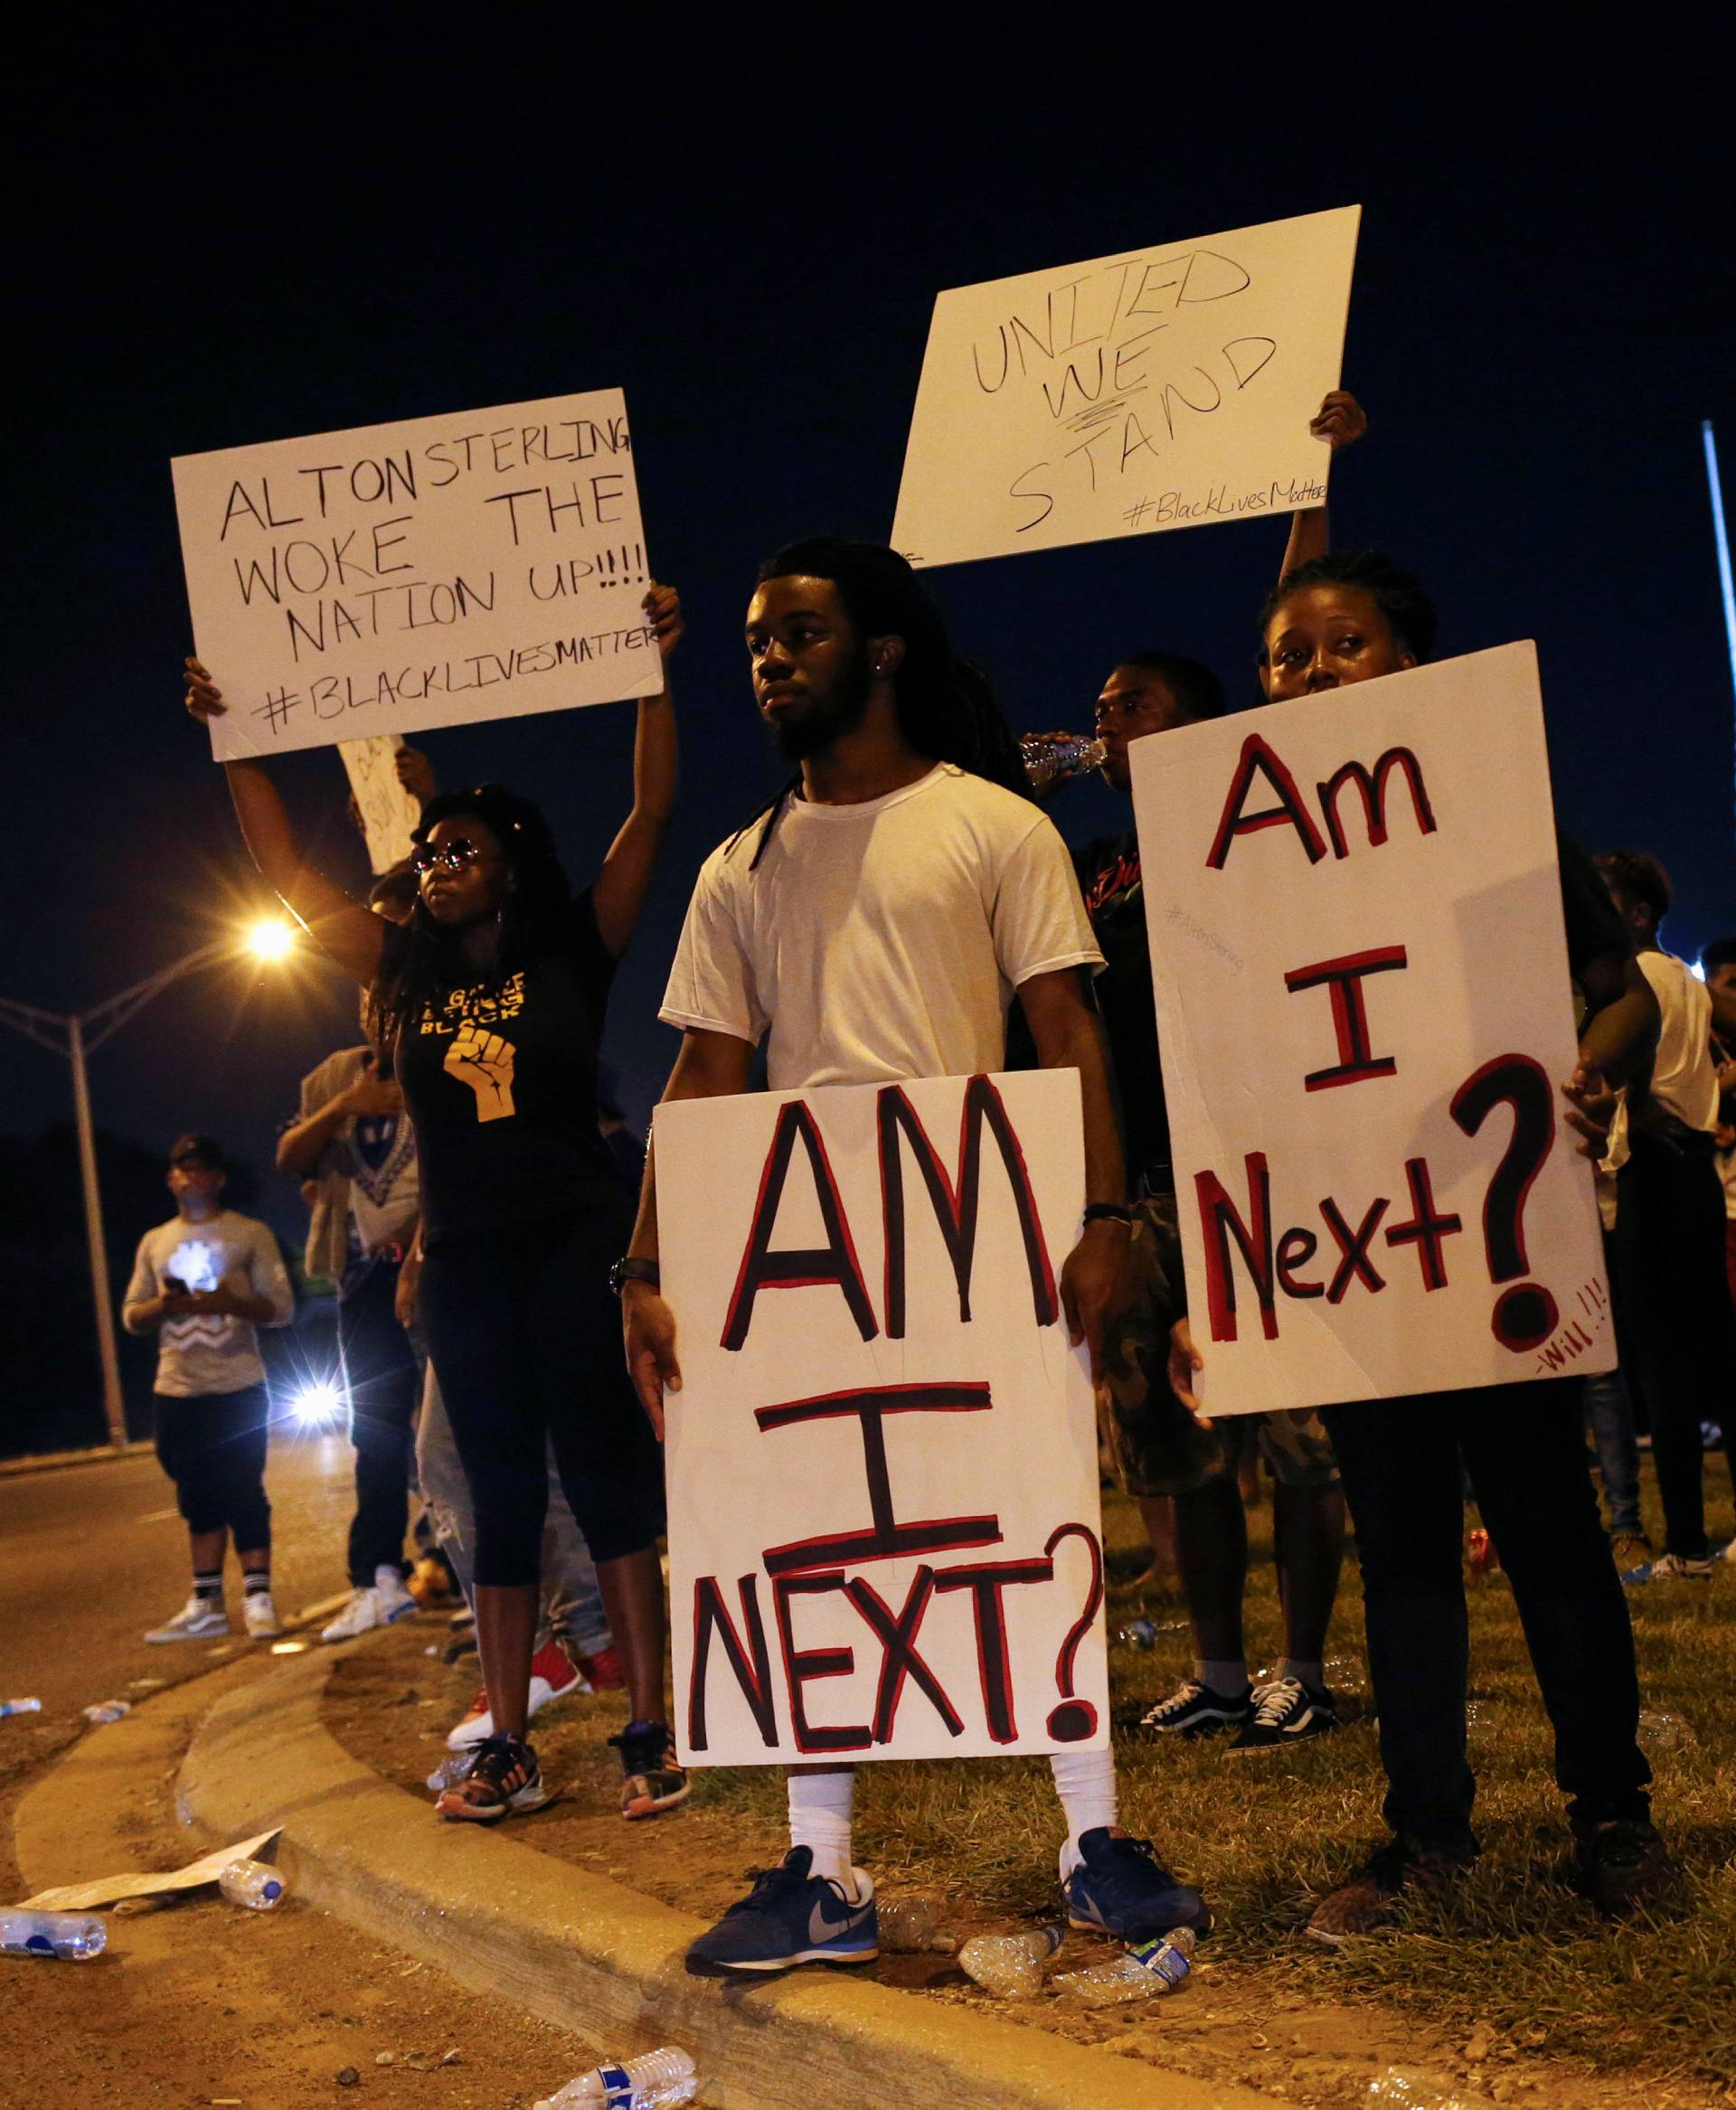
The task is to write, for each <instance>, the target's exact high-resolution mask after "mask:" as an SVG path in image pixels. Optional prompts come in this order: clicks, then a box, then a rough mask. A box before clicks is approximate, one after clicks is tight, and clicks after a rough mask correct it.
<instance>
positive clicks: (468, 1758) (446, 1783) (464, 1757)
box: [428, 1751, 476, 1794]
mask: <svg viewBox="0 0 1736 2110" xmlns="http://www.w3.org/2000/svg"><path fill="white" fill-rule="evenodd" d="M475 1764H476V1753H475V1751H454V1752H453V1754H452V1756H451V1757H449V1758H442V1759H441V1760H440V1762H439V1765H438V1766H436V1767H435V1768H434V1770H433V1772H432V1773H430V1774H429V1776H428V1785H429V1787H431V1788H432V1789H433V1790H434V1792H435V1794H444V1793H445V1792H446V1790H447V1789H448V1788H449V1787H452V1786H454V1785H456V1784H457V1783H458V1781H460V1780H462V1779H464V1778H465V1776H467V1774H468V1772H469V1771H470V1768H471V1767H472V1766H474V1765H475Z"/></svg>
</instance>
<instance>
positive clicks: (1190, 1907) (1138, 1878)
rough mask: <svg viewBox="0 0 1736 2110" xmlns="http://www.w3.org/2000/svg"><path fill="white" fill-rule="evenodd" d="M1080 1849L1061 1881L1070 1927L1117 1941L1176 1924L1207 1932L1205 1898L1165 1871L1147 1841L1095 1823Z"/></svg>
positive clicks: (1150, 1936) (1150, 1935)
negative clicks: (1095, 1826) (1109, 1936)
mask: <svg viewBox="0 0 1736 2110" xmlns="http://www.w3.org/2000/svg"><path fill="white" fill-rule="evenodd" d="M1079 1851H1080V1863H1079V1866H1078V1867H1077V1868H1076V1869H1075V1870H1073V1872H1072V1874H1071V1876H1069V1877H1068V1878H1067V1880H1066V1881H1065V1882H1064V1883H1063V1884H1062V1885H1061V1892H1062V1895H1063V1896H1064V1897H1065V1898H1066V1900H1067V1924H1068V1926H1082V1927H1089V1928H1091V1929H1092V1930H1093V1931H1095V1932H1098V1933H1100V1934H1107V1935H1113V1936H1114V1937H1115V1939H1116V1940H1117V1941H1118V1942H1148V1941H1155V1940H1156V1937H1157V1936H1159V1935H1166V1934H1169V1933H1171V1932H1173V1931H1174V1929H1175V1928H1176V1927H1178V1926H1191V1927H1192V1928H1193V1929H1194V1933H1195V1934H1210V1933H1211V1931H1212V1914H1211V1912H1210V1910H1209V1909H1208V1908H1207V1906H1206V1902H1205V1899H1204V1898H1202V1897H1201V1896H1200V1894H1199V1892H1198V1891H1197V1890H1191V1889H1188V1887H1187V1885H1186V1884H1185V1883H1183V1882H1180V1881H1178V1880H1177V1879H1176V1878H1175V1877H1174V1876H1172V1875H1171V1874H1170V1872H1169V1870H1167V1869H1166V1868H1165V1867H1164V1866H1163V1864H1162V1863H1161V1862H1160V1861H1159V1860H1158V1859H1157V1854H1156V1849H1155V1848H1154V1847H1153V1845H1152V1843H1151V1842H1150V1840H1149V1839H1127V1838H1123V1837H1118V1836H1117V1834H1116V1833H1115V1832H1110V1831H1108V1830H1106V1829H1105V1827H1104V1826H1102V1825H1101V1824H1099V1826H1098V1827H1097V1828H1096V1830H1095V1831H1092V1832H1080V1838H1079Z"/></svg>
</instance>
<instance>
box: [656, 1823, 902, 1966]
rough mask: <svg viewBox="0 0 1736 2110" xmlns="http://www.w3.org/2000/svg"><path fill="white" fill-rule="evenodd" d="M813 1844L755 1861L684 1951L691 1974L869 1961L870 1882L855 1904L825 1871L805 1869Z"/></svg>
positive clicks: (872, 1943) (874, 1937)
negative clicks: (724, 1907)
mask: <svg viewBox="0 0 1736 2110" xmlns="http://www.w3.org/2000/svg"><path fill="white" fill-rule="evenodd" d="M813 1865H814V1854H813V1850H812V1849H811V1848H809V1847H806V1846H792V1847H791V1848H790V1850H789V1851H788V1853H787V1854H786V1855H785V1856H784V1858H783V1860H782V1862H781V1863H780V1864H779V1865H778V1867H777V1868H775V1869H761V1870H760V1872H759V1874H758V1876H757V1877H756V1878H755V1879H754V1885H753V1888H752V1889H751V1890H750V1891H749V1892H748V1894H747V1896H746V1897H745V1898H742V1899H741V1902H740V1903H739V1904H736V1905H731V1907H730V1909H729V1910H728V1911H727V1912H726V1913H725V1914H724V1915H723V1917H722V1919H720V1920H719V1921H718V1923H717V1925H716V1926H714V1927H712V1930H711V1932H710V1933H709V1934H703V1935H701V1936H700V1937H699V1939H698V1940H697V1941H696V1942H695V1943H694V1944H693V1947H692V1948H690V1949H689V1950H688V1952H687V1968H688V1970H689V1971H690V1972H691V1973H693V1976H694V1977H695V1978H721V1977H727V1976H729V1975H730V1974H731V1973H732V1972H736V1971H787V1970H788V1968H789V1966H790V1965H791V1964H870V1963H872V1962H873V1959H874V1958H875V1957H876V1956H877V1955H879V1954H880V1917H879V1914H878V1913H877V1912H876V1911H875V1909H874V1893H873V1885H872V1884H871V1883H870V1882H869V1881H868V1878H867V1877H866V1876H865V1875H863V1872H862V1870H860V1869H858V1870H856V1871H855V1874H856V1879H857V1881H858V1883H860V1884H862V1885H863V1886H865V1888H866V1889H867V1893H868V1894H867V1896H866V1897H865V1898H863V1900H862V1902H861V1903H860V1904H853V1903H852V1902H851V1901H850V1899H849V1898H847V1897H845V1895H844V1891H843V1889H841V1888H840V1887H839V1885H837V1884H836V1883H835V1882H834V1881H833V1880H832V1879H831V1878H830V1877H829V1876H816V1875H811V1874H810V1873H809V1872H808V1871H809V1870H811V1869H812V1867H813Z"/></svg>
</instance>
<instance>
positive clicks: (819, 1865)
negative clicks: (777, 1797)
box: [784, 1766, 856, 1895]
mask: <svg viewBox="0 0 1736 2110" xmlns="http://www.w3.org/2000/svg"><path fill="white" fill-rule="evenodd" d="M784 1785H785V1786H786V1787H787V1788H788V1791H789V1843H790V1844H791V1845H792V1846H805V1847H807V1849H808V1851H810V1852H811V1853H812V1854H813V1856H814V1873H815V1874H816V1876H830V1877H831V1879H832V1880H833V1881H834V1882H835V1883H836V1884H838V1885H839V1886H840V1887H841V1888H842V1889H844V1891H846V1892H847V1893H850V1894H851V1895H854V1870H853V1869H852V1867H851V1865H850V1805H851V1803H852V1801H853V1799H854V1795H855V1792H856V1774H855V1768H854V1766H846V1767H844V1769H842V1770H841V1771H839V1772H836V1773H791V1774H788V1775H787V1776H785V1783H784Z"/></svg>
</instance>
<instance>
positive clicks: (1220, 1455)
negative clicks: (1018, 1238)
mask: <svg viewBox="0 0 1736 2110" xmlns="http://www.w3.org/2000/svg"><path fill="white" fill-rule="evenodd" d="M1132 1262H1133V1267H1134V1269H1135V1273H1136V1276H1137V1284H1138V1288H1137V1294H1136V1295H1135V1296H1134V1298H1133V1300H1132V1302H1131V1304H1130V1305H1129V1306H1128V1308H1127V1311H1126V1312H1125V1313H1124V1314H1122V1315H1121V1317H1120V1318H1119V1319H1118V1321H1116V1322H1115V1323H1113V1324H1111V1326H1110V1327H1109V1330H1108V1332H1107V1333H1106V1334H1105V1336H1104V1342H1103V1398H1104V1400H1105V1404H1106V1407H1107V1422H1108V1434H1109V1448H1110V1452H1111V1454H1112V1455H1113V1457H1114V1460H1115V1469H1116V1473H1117V1475H1118V1478H1119V1480H1120V1482H1121V1484H1122V1486H1123V1487H1124V1488H1126V1490H1127V1493H1129V1494H1145V1495H1152V1494H1192V1493H1195V1492H1196V1491H1197V1490H1198V1489H1200V1488H1202V1487H1206V1486H1209V1485H1210V1484H1211V1483H1212V1481H1214V1480H1222V1478H1224V1477H1225V1475H1226V1474H1233V1473H1234V1472H1235V1471H1236V1469H1237V1467H1238V1466H1239V1465H1241V1460H1242V1458H1243V1456H1244V1455H1246V1454H1247V1451H1248V1450H1249V1448H1250V1446H1252V1447H1253V1448H1255V1449H1257V1450H1258V1452H1259V1454H1260V1456H1262V1457H1263V1458H1264V1459H1265V1460H1266V1463H1267V1465H1269V1467H1270V1468H1271V1474H1272V1477H1273V1479H1274V1480H1276V1481H1277V1482H1278V1484H1279V1485H1281V1486H1284V1487H1333V1486H1335V1485H1336V1484H1337V1481H1338V1468H1337V1465H1336V1464H1335V1462H1334V1459H1333V1455H1332V1446H1331V1445H1330V1444H1329V1443H1328V1442H1327V1441H1326V1430H1325V1429H1324V1428H1323V1427H1321V1426H1320V1420H1319V1417H1318V1416H1317V1415H1316V1414H1313V1413H1296V1414H1236V1415H1226V1416H1224V1417H1223V1418H1222V1419H1221V1420H1218V1421H1203V1420H1201V1419H1200V1418H1198V1417H1197V1416H1195V1415H1193V1414H1190V1413H1189V1412H1188V1410H1187V1408H1185V1407H1184V1406H1183V1405H1182V1403H1181V1401H1180V1400H1179V1399H1177V1398H1176V1397H1175V1393H1174V1392H1173V1391H1172V1390H1171V1389H1170V1384H1169V1379H1168V1376H1167V1375H1166V1372H1165V1365H1166V1363H1167V1361H1168V1358H1169V1330H1170V1328H1171V1327H1172V1326H1173V1325H1174V1324H1175V1321H1176V1319H1177V1318H1178V1317H1179V1316H1180V1315H1181V1314H1180V1311H1179V1309H1178V1306H1177V1302H1176V1297H1175V1287H1174V1286H1175V1283H1177V1282H1178V1281H1179V1280H1180V1279H1181V1239H1180V1237H1179V1234H1178V1232H1177V1229H1176V1214H1175V1196H1174V1195H1173V1194H1154V1195H1151V1196H1149V1197H1147V1199H1146V1200H1145V1201H1141V1202H1140V1203H1139V1204H1138V1206H1137V1209H1136V1210H1135V1212H1134V1225H1133V1248H1132Z"/></svg>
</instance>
